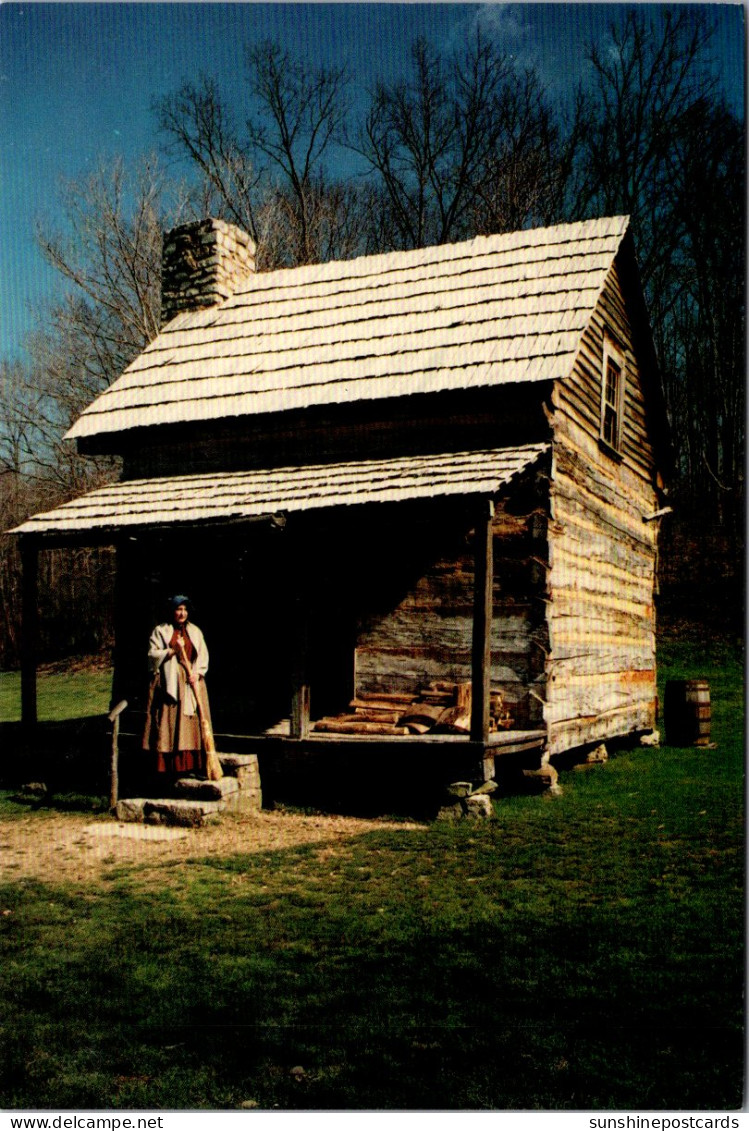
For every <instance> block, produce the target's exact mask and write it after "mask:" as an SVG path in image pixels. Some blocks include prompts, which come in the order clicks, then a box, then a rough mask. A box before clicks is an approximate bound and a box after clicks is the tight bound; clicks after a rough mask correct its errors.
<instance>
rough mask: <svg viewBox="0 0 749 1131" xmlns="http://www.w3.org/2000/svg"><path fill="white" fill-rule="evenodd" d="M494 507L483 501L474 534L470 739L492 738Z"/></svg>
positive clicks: (474, 740) (489, 501)
mask: <svg viewBox="0 0 749 1131" xmlns="http://www.w3.org/2000/svg"><path fill="white" fill-rule="evenodd" d="M493 518H494V504H493V502H492V501H491V500H490V499H484V500H483V502H482V504H481V507H480V509H479V513H478V515H477V518H476V526H475V532H474V555H475V556H474V563H475V564H474V612H473V637H472V643H473V647H472V654H471V740H472V741H473V742H483V743H486V742H487V741H488V738H489V707H490V701H489V696H490V692H491V644H492V640H491V633H492V589H493V578H494V557H493V549H494V538H493V536H492V519H493Z"/></svg>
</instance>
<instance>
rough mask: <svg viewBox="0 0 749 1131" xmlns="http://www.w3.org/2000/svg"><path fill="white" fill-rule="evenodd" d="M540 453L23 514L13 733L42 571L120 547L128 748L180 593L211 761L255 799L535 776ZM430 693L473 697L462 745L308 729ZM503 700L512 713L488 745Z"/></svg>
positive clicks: (119, 617) (284, 471)
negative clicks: (393, 774)
mask: <svg viewBox="0 0 749 1131" xmlns="http://www.w3.org/2000/svg"><path fill="white" fill-rule="evenodd" d="M544 454H545V448H544V445H524V446H522V447H517V448H503V449H497V450H484V451H479V452H475V451H474V452H467V453H448V454H444V453H443V454H439V455H428V456H408V457H402V458H390V459H386V460H366V461H360V462H356V463H353V462H347V463H329V464H321V465H316V466H312V467H310V466H305V467H293V468H277V469H253V470H249V471H242V472H222V473H216V474H203V475H193V476H173V477H167V478H159V479H150V480H146V479H141V480H131V481H124V482H121V483H118V484H114V485H111V486H109V487H105V488H102V489H101V490H99V491H94V492H91V493H90V494H88V495H86V496H83V497H82V498H80V499H77V500H74V501H73V502H71V503H68V504H65V505H64V506H62V507H59V508H57V509H56V510H54V511H51V512H48V513H47V514H43V515H37V516H35V517H34V518H33V519H31V520H29V522H27V523H25V524H24V525H23V526H22V527H20V528H19V530H18V531H17V533H19V534H20V536H21V546H22V553H23V563H24V654H23V667H22V698H23V703H22V709H23V722H24V725H25V726H26V727H27V728H33V726H34V725H35V722H36V716H37V713H36V669H37V649H36V643H35V642H36V639H37V635H38V633H37V624H38V594H37V580H36V578H37V568H36V566H37V560H38V555H39V553H40V552H42V551H44V550H45V548H49V547H52V546H59V545H65V544H68V545H69V544H92V543H96V542H98V543H103V544H112V545H115V546H116V548H117V559H118V569H117V579H118V580H117V593H116V602H115V604H116V610H115V618H116V622H115V641H116V645H115V655H114V680H113V689H112V702H113V704H114V703H117V702H120V701H122V700H127V702H128V704H129V710H128V718H129V719H130V720H131V721H130V723H128V720H127V718H123V730H124V731H125V732H126V733H128V732H129V733H130V734H131V735H132V736H133V737H135V735H136V732H137V725H135V723H134V722H133V720H136V719H137V718H138V713H139V711H142V709H143V707H144V705H145V695H146V690H147V687H146V682H147V681H146V665H145V652H146V642H147V639H148V634H149V632H150V630H151V628H152V627H153V624H154V623H156V622H157V621H158V620H160V619H162V609H161V606H162V603H163V599H164V598H165V596H166V595H167V594H169V593H171V592H174V591H182V592H188V593H189V594H190V595H191V597H192V598H193V601H194V604H195V615H194V619H195V621H196V623H198V624H199V625H200V626H201V628H202V629H203V630H204V632H205V634H206V638H207V640H208V646H209V651H210V653H211V665H210V670H209V676H208V686H209V692H210V696H211V702H212V708H213V716H214V728H215V733H216V740H217V745H218V747H219V749H224V750H230V751H232V752H234V753H240V754H241V753H253V754H257V755H258V757H259V758H260V760H261V766H262V773H263V779H264V782H265V781H268V783H269V784H270V783H282V782H284V781H285V782H287V783H288V782H296V783H297V784H299V785H300V786H301V784H302V783H303V782H304V781H305V780H307V779H310V780H313V779H316V778H317V777H319V776H320V773H321V771H320V767H327V769H328V770H330V771H331V773H332V775H333V777H335V774H337V773H340V774H343V775H345V774H346V773H348V772H350V771H351V769H352V767H354V766H356V768H357V772H362V771H366V772H367V773H369V774H370V775H372V774H377V773H380V774H382V773H385V774H387V773H388V772H389V771H388V767H392V769H393V771H396V770H397V769H398V767H401V768H402V767H404V766H408V767H409V771H410V772H411V773H413V774H417V775H425V776H429V777H430V778H431V779H432V780H434V781H440V782H443V783H446V782H449V781H454V780H467V781H472V782H481V781H485V780H488V779H491V778H493V777H494V776H495V771H496V765H495V760H496V758H497V757H498V756H500V755H518V756H520V757H524V756H526V755H527V756H529V757H530V758H531V759H534V758H535V759H536V764H538V759H539V757H540V755H541V754H542V751H543V748H544V744H545V737H546V731H545V727H544V725H543V719H542V712H541V710H540V704H541V701H542V698H543V696H542V693H541V694H539V690H540V691H541V692H542V687H540V685H538V680H539V679H542V678H543V641H542V637H543V620H544V610H543V600H542V593H541V592H540V589H542V587H543V585H542V583H541V585H540V587H539V581H538V569H537V567H536V566H534V565H533V562H532V557H533V555H532V554H530V553H529V541H528V539H529V538H530V537H531V534H529V531H530V530H531V526H532V525H533V523H534V522H535V525H536V527H538V521H537V520H538V515H539V514H540V513H542V512H543V505H542V501H541V495H540V494H539V492H540V493H541V494H542V493H543V489H544V488H543V484H544V482H545V480H544V476H543V473H542V472H539V468H540V465H541V464H542V462H543V457H544ZM516 497H517V501H518V505H517V506H514V507H513V506H512V505H509V506H508V500H509V501H510V503H511V501H512V500H513V499H514V498H516ZM498 511H501V512H502V513H501V514H498ZM513 512H515V513H513ZM534 514H535V518H534ZM537 533H538V532H537V530H536V533H535V534H533V537H536V538H537ZM497 545H499V546H500V547H502V549H501V551H500V556H501V557H502V561H501V562H497V561H496V558H497V556H498V555H497V551H496V549H495V547H496V546H497ZM504 547H509V548H508V549H507V552H505V548H504ZM531 549H532V547H531ZM534 683H535V684H536V685H537V687H536V690H535V691H534V688H533V687H532V686H531V685H532V684H534ZM434 684H439V685H456V686H457V685H469V699H470V706H469V710H468V725H467V727H466V730H465V732H464V733H419V734H416V733H412V732H407V733H399V734H397V735H392V736H391V735H386V734H360V733H357V734H350V733H335V732H334V731H333V732H331V731H330V730H316V724H318V723H319V721H320V720H322V719H325V718H330V717H336V716H341V715H345V713H346V712H347V711H350V710H351V709H352V703H356V702H362V700H358V699H357V696H365V697H366V696H369V697H370V699H376V698H377V697H378V696H387V695H393V696H395V697H397V696H399V695H403V696H404V697H407V696H408V694H411V695H413V696H414V697H415V696H417V695H418V693H419V691H420V690H423V689H424V688H428V687H430V686H431V685H434ZM499 694H503V695H504V696H505V697H506V699H507V702H508V703H509V705H510V707H509V709H508V717H507V718H506V719H505V723H504V725H503V727H502V728H500V729H498V728H497V727H496V726H495V725H494V720H493V717H492V714H491V711H492V703H493V702H495V701H496V696H497V695H499ZM534 695H535V700H536V701H537V703H538V705H534ZM492 696H494V697H495V699H494V700H493V698H492ZM394 729H395V728H394ZM327 776H328V774H327V772H323V773H322V777H327ZM279 788H280V784H279Z"/></svg>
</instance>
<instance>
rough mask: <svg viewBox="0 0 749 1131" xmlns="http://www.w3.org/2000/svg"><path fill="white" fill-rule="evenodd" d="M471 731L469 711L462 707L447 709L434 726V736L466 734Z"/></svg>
mask: <svg viewBox="0 0 749 1131" xmlns="http://www.w3.org/2000/svg"><path fill="white" fill-rule="evenodd" d="M470 729H471V711H470V708H469V709H468V710H466V709H465V708H464V707H448V708H447V710H445V711H443V712H442V714H441V715H440V717H439V719H438V720H437V722H436V723H435V725H434V733H435V734H468V733H469V732H470Z"/></svg>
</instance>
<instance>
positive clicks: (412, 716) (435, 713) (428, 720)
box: [398, 703, 445, 727]
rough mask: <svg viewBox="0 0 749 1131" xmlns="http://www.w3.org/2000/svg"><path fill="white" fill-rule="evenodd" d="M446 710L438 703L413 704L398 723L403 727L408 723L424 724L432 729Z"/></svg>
mask: <svg viewBox="0 0 749 1131" xmlns="http://www.w3.org/2000/svg"><path fill="white" fill-rule="evenodd" d="M444 710H445V708H444V706H443V705H442V704H438V703H412V704H411V706H410V707H408V708H406V710H405V711H404V712H403V713H402V715H401V716H400V718H399V719H398V722H399V723H400V724H401V726H404V725H406V724H407V723H422V724H424V725H426V726H428V727H432V726H434V724H435V723H436V722H437V720H438V719H439V718H440V716H441V715H442V714H443V713H444Z"/></svg>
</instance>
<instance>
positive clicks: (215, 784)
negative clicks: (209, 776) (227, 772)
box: [174, 777, 239, 801]
mask: <svg viewBox="0 0 749 1131" xmlns="http://www.w3.org/2000/svg"><path fill="white" fill-rule="evenodd" d="M238 790H239V782H238V781H237V779H236V778H230V777H224V778H221V779H220V780H219V781H198V780H197V779H196V778H180V780H179V781H177V782H175V783H174V792H175V793H176V794H177V796H178V797H189V798H191V799H192V800H193V801H222V800H223V799H224V798H225V797H229V796H230V794H233V793H237V792H238Z"/></svg>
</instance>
